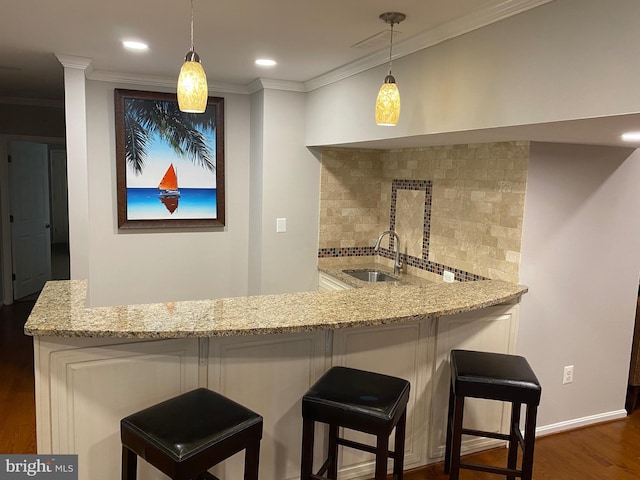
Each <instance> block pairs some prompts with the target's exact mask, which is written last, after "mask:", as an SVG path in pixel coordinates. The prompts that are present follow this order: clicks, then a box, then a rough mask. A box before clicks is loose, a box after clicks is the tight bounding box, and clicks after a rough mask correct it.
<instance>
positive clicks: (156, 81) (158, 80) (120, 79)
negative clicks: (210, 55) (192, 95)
mask: <svg viewBox="0 0 640 480" xmlns="http://www.w3.org/2000/svg"><path fill="white" fill-rule="evenodd" d="M87 78H88V79H89V80H95V81H98V82H111V83H123V84H128V85H142V86H145V87H162V88H171V89H173V90H175V89H176V84H177V82H178V78H177V77H176V78H168V77H158V76H153V75H136V74H129V73H119V72H109V71H106V70H94V71H93V72H91V74H90V75H87ZM207 85H208V87H209V92H218V93H236V94H241V95H247V94H248V93H249V90H248V89H247V87H246V86H244V85H234V84H230V83H210V82H207Z"/></svg>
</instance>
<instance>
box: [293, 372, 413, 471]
mask: <svg viewBox="0 0 640 480" xmlns="http://www.w3.org/2000/svg"><path fill="white" fill-rule="evenodd" d="M409 387H410V385H409V382H407V381H406V380H403V379H400V378H396V377H390V376H387V375H381V374H379V373H372V372H366V371H363V370H356V369H353V368H346V367H333V368H331V369H329V370H328V371H327V372H326V373H325V374H324V375H323V376H322V377H321V378H320V379H319V380H318V381H317V382H316V383H315V384H314V385H313V386H312V387H311V388H310V389H309V391H308V392H307V393H306V394H305V395H304V396H303V397H302V417H303V428H302V462H301V468H300V478H301V480H320V479H331V480H336V479H337V476H338V445H342V446H345V447H350V448H355V449H357V450H363V451H366V452H369V453H373V454H375V456H376V469H375V480H384V479H386V478H387V459H388V457H391V458H393V478H394V480H402V471H403V466H404V436H405V429H406V420H407V402H408V401H409ZM315 422H321V423H326V424H328V425H329V439H328V440H329V448H328V458H327V459H326V461H325V462H324V464H323V465H322V467H321V468H320V470H319V471H318V473H317V474H313V442H314V433H315ZM340 427H343V428H348V429H351V430H357V431H359V432H365V433H369V434H372V435H375V436H376V446H375V447H373V446H370V445H365V444H363V443H360V442H355V441H351V440H347V439H345V438H341V437H339V436H338V433H339V432H338V429H339V428H340ZM394 428H395V446H394V451H390V450H389V437H390V436H391V432H392V430H393V429H394ZM325 473H326V474H327V476H326V477H323V476H322V475H324V474H325Z"/></svg>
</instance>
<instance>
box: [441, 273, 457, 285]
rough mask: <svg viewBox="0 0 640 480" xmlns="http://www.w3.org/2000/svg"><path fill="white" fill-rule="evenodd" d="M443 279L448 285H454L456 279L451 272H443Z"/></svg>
mask: <svg viewBox="0 0 640 480" xmlns="http://www.w3.org/2000/svg"><path fill="white" fill-rule="evenodd" d="M442 279H443V280H444V281H445V282H446V283H453V282H454V280H455V279H456V277H455V275H454V274H453V272H450V271H449V270H445V271H444V272H442Z"/></svg>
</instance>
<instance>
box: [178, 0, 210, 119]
mask: <svg viewBox="0 0 640 480" xmlns="http://www.w3.org/2000/svg"><path fill="white" fill-rule="evenodd" d="M208 96H209V93H208V91H207V76H206V75H205V73H204V68H202V64H201V63H200V57H199V56H198V54H197V53H196V52H195V50H194V49H193V0H191V50H189V52H187V55H186V56H185V57H184V64H183V65H182V68H181V69H180V75H179V76H178V107H179V108H180V110H181V111H182V112H187V113H203V112H204V111H205V110H206V109H207V99H208Z"/></svg>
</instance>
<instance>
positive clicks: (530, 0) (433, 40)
mask: <svg viewBox="0 0 640 480" xmlns="http://www.w3.org/2000/svg"><path fill="white" fill-rule="evenodd" d="M553 1H554V0H495V1H494V2H493V3H492V4H491V5H489V6H488V7H486V8H483V9H482V10H480V11H477V12H473V13H471V14H469V15H466V16H464V17H460V18H457V19H455V20H452V21H451V22H448V23H444V24H442V25H440V26H439V27H436V28H434V29H431V30H429V31H427V32H424V33H422V34H418V35H415V36H413V37H411V38H409V39H407V40H405V41H403V42H399V43H398V44H397V45H396V44H394V46H393V50H394V53H393V56H392V59H393V60H395V59H398V58H401V57H404V56H407V55H410V54H412V53H415V52H418V51H420V50H424V49H426V48H429V47H432V46H434V45H437V44H438V43H442V42H444V41H445V40H449V39H451V38H455V37H458V36H460V35H464V34H465V33H469V32H471V31H473V30H477V29H479V28H482V27H485V26H487V25H489V24H491V23H495V22H499V21H500V20H504V19H505V18H509V17H512V16H514V15H517V14H519V13H522V12H525V11H527V10H531V9H532V8H535V7H538V6H540V5H544V4H546V3H550V2H553ZM386 52H387V50H381V51H379V52H376V53H373V54H371V55H368V56H366V57H364V58H361V59H360V60H357V61H355V62H352V63H349V64H347V65H344V66H342V67H340V68H337V69H335V70H332V71H330V72H327V73H325V74H323V75H319V76H318V77H315V78H312V79H311V80H307V81H306V82H304V86H305V91H307V92H311V91H313V90H316V89H318V88H321V87H324V86H326V85H330V84H332V83H335V82H338V81H340V80H344V79H345V78H348V77H351V76H353V75H356V74H358V73H362V72H364V71H366V70H369V69H371V68H375V67H378V66H380V65H384V64H386V63H387V62H388V61H389V56H388V54H387V53H386Z"/></svg>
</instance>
